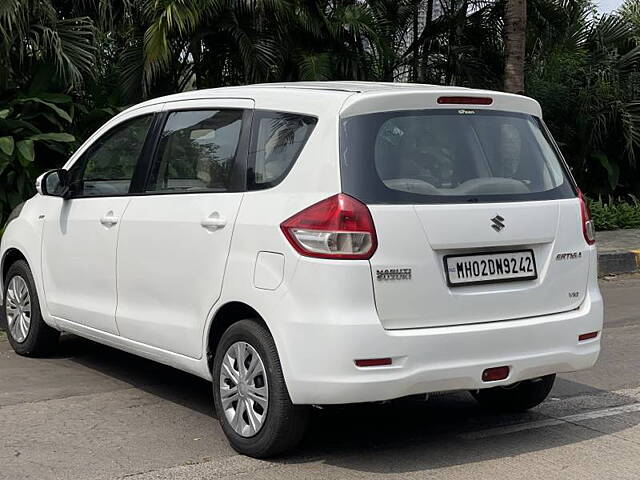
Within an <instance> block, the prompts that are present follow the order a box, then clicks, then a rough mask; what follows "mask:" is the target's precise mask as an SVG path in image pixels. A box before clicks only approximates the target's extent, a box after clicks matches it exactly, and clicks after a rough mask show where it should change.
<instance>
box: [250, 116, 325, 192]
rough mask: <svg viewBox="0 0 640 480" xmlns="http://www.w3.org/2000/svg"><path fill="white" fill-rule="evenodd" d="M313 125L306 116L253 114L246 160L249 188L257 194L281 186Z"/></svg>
mask: <svg viewBox="0 0 640 480" xmlns="http://www.w3.org/2000/svg"><path fill="white" fill-rule="evenodd" d="M315 125H316V119H315V118H314V117H310V116H307V115H300V114H296V113H282V112H268V111H256V114H255V116H254V119H253V128H252V132H251V147H250V150H249V159H248V160H249V164H248V177H247V184H248V188H249V189H250V190H259V189H264V188H270V187H273V186H275V185H277V184H278V183H280V182H281V181H282V180H283V179H284V177H286V176H287V173H289V170H291V167H292V166H293V164H294V163H295V161H296V159H297V158H298V155H300V152H301V151H302V148H303V147H304V145H305V143H306V142H307V140H308V138H309V135H311V132H312V131H313V128H314V127H315Z"/></svg>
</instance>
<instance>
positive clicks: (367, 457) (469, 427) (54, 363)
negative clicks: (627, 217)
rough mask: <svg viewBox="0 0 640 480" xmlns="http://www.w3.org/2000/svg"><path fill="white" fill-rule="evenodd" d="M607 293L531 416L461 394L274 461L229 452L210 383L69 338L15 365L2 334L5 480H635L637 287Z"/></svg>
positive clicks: (342, 424)
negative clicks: (594, 341) (584, 362)
mask: <svg viewBox="0 0 640 480" xmlns="http://www.w3.org/2000/svg"><path fill="white" fill-rule="evenodd" d="M602 288H603V293H604V295H605V300H606V320H605V331H604V339H603V352H602V355H601V357H600V360H599V362H598V364H597V365H596V367H594V368H593V369H591V370H589V371H584V372H579V373H575V374H569V375H562V376H561V377H560V378H559V379H558V381H557V383H556V386H555V388H554V391H553V392H552V394H551V396H550V398H549V399H548V400H547V402H545V403H544V404H543V405H541V406H540V407H538V408H536V409H535V410H533V411H531V412H529V413H527V414H524V415H498V414H494V413H489V412H486V411H483V410H482V409H480V408H479V407H478V406H477V405H476V404H475V402H474V401H473V400H472V399H471V397H470V396H469V395H468V394H466V393H457V394H448V395H438V396H432V397H431V398H430V399H429V401H427V402H421V403H409V402H398V403H392V404H388V405H365V406H350V407H345V408H334V409H328V410H322V411H315V412H314V414H313V417H312V426H311V429H310V431H309V434H308V436H307V438H306V439H305V442H304V444H303V445H302V446H301V447H300V449H299V450H298V451H297V452H296V453H295V454H294V455H292V456H290V457H287V458H285V459H279V460H276V461H257V460H253V459H249V458H246V457H242V456H239V455H237V454H235V453H234V452H233V451H232V450H231V449H230V448H229V447H228V445H227V444H226V442H225V439H224V436H223V434H222V431H221V429H220V427H219V425H218V423H217V421H216V420H215V417H214V414H213V412H212V401H211V398H210V385H209V384H208V383H207V382H204V381H201V380H199V379H197V378H195V377H192V376H190V375H188V374H184V373H181V372H178V371H176V370H173V369H171V368H168V367H164V366H161V365H158V364H155V363H153V362H150V361H146V360H142V359H139V358H136V357H134V356H131V355H128V354H125V353H121V352H118V351H116V350H113V349H110V348H107V347H103V346H100V345H98V344H95V343H92V342H89V341H86V340H82V339H79V338H77V337H72V336H69V337H66V338H64V339H63V341H62V343H61V346H60V351H59V354H58V355H57V356H55V357H53V358H48V359H27V358H21V357H18V356H16V355H15V354H14V353H13V352H12V351H11V349H10V347H9V344H8V343H7V342H6V339H3V338H2V337H1V335H2V334H1V333H0V478H1V479H7V480H19V479H38V480H44V479H79V480H93V479H120V478H126V479H129V480H143V479H144V480H150V479H189V480H197V479H214V478H215V479H218V478H220V479H226V478H234V479H277V480H286V479H323V480H324V479H387V478H388V479H415V478H428V479H469V478H472V479H474V480H478V479H491V480H496V479H503V478H504V479H509V480H511V479H526V480H532V479H556V478H557V479H563V480H571V479H580V480H585V479H598V480H601V479H633V480H637V479H639V478H640V349H639V348H638V346H639V345H640V312H639V309H638V307H639V306H640V277H639V276H637V277H626V278H619V279H614V280H607V281H603V283H602Z"/></svg>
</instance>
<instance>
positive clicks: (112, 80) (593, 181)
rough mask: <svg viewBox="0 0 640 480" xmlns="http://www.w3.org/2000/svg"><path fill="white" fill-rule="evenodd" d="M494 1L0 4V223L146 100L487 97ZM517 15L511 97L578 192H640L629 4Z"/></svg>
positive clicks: (634, 9)
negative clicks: (378, 93) (544, 136)
mask: <svg viewBox="0 0 640 480" xmlns="http://www.w3.org/2000/svg"><path fill="white" fill-rule="evenodd" d="M429 4H432V5H433V4H435V5H436V7H438V10H439V11H441V12H440V14H437V15H435V16H434V15H430V14H429V11H428V8H427V6H428V5H429ZM504 5H505V0H448V1H446V2H440V1H438V0H434V1H429V0H424V1H420V0H393V1H391V0H344V1H339V2H337V1H329V0H254V1H251V2H247V1H240V2H239V1H231V0H152V1H151V0H117V1H106V0H95V1H68V0H2V1H0V225H1V224H2V221H3V219H4V218H6V216H7V214H8V211H10V209H11V207H12V206H13V205H15V204H16V203H19V201H22V200H23V199H25V198H26V197H28V196H29V195H31V194H32V193H33V180H34V178H35V177H36V176H37V175H38V174H40V173H42V171H44V170H46V169H48V168H54V167H58V166H60V165H61V164H62V163H63V162H64V161H65V160H66V158H67V156H68V154H69V153H70V149H71V147H74V146H76V145H77V144H78V142H74V139H78V141H82V140H84V139H86V138H87V137H88V136H89V135H90V134H91V133H92V132H93V131H95V129H97V128H98V127H99V126H100V125H101V124H103V123H104V122H105V121H106V120H108V119H109V118H111V117H112V116H113V115H115V114H117V113H118V112H119V111H120V110H122V109H123V108H124V107H125V106H126V105H130V104H134V103H138V102H140V101H142V100H144V99H146V98H151V97H156V96H159V95H164V94H170V93H175V92H180V91H184V90H188V89H192V88H207V87H219V86H226V85H238V84H246V83H260V82H271V81H294V80H341V79H349V80H378V81H409V82H422V83H434V84H444V85H461V86H468V87H480V88H490V89H501V87H502V75H503V70H504V68H503V67H504V66H503V58H504V41H503V38H504V32H503V17H504ZM527 8H528V12H527V13H528V22H527V32H526V33H527V54H526V94H527V95H529V96H532V97H534V98H536V99H537V100H538V101H539V102H540V103H541V104H542V107H543V111H544V115H545V121H546V123H547V124H548V126H549V128H550V130H551V131H552V133H553V135H554V137H555V138H556V139H557V140H558V143H559V145H560V147H561V149H562V151H563V153H564V155H565V157H566V159H567V161H568V163H569V164H570V166H571V167H572V170H573V172H574V174H575V176H576V177H577V179H578V182H579V184H580V185H581V187H582V189H583V190H584V191H586V192H587V193H588V194H590V195H591V196H592V197H597V196H605V197H606V196H608V195H616V196H625V195H627V194H640V172H639V171H638V169H639V168H640V3H639V2H638V0H626V1H625V2H624V4H623V5H622V7H621V8H620V10H619V12H616V13H614V14H611V15H607V16H603V15H600V14H598V13H597V11H596V9H595V7H594V3H593V1H592V0H529V1H528V2H527ZM614 203H615V202H614ZM594 205H595V203H594ZM607 205H609V204H607ZM615 205H617V203H615ZM594 208H596V209H597V208H598V206H597V205H596V206H595V207H594ZM607 208H613V209H614V210H616V209H617V210H616V211H618V210H619V209H623V210H624V209H625V208H626V207H619V208H618V207H617V206H607ZM603 209H604V207H603ZM609 212H610V210H607V215H609ZM607 218H608V217H607ZM604 224H607V223H606V222H604Z"/></svg>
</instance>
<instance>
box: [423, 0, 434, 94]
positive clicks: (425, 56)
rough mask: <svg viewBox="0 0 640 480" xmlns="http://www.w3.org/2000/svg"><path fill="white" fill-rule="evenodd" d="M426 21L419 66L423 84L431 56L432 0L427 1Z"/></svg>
mask: <svg viewBox="0 0 640 480" xmlns="http://www.w3.org/2000/svg"><path fill="white" fill-rule="evenodd" d="M425 14H426V19H425V23H424V31H425V32H426V35H425V41H424V46H423V47H422V63H421V65H420V82H422V83H424V82H425V81H426V79H427V69H428V65H429V55H430V54H431V38H432V32H431V24H432V23H433V0H427V11H426V12H425Z"/></svg>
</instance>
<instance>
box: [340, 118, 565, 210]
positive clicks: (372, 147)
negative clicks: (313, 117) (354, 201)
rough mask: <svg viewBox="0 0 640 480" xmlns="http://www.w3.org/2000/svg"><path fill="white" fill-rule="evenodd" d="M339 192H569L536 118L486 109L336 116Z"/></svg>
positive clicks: (425, 199)
mask: <svg viewBox="0 0 640 480" xmlns="http://www.w3.org/2000/svg"><path fill="white" fill-rule="evenodd" d="M341 125H342V128H341V139H340V143H341V150H342V159H341V167H342V172H341V173H342V182H343V190H344V192H345V193H348V194H351V195H353V196H355V197H357V198H359V199H360V200H362V201H364V202H366V203H401V204H402V203H413V204H424V203H459V202H494V201H495V202H505V201H525V200H545V199H558V198H570V197H573V196H575V193H574V191H573V188H572V186H571V183H570V182H569V178H568V174H567V172H565V169H564V167H563V165H562V161H561V160H560V158H559V157H558V155H557V153H556V151H555V150H554V148H553V146H552V145H551V143H550V141H549V139H548V138H547V137H546V134H545V131H544V129H543V127H542V125H541V122H540V120H539V119H537V118H535V117H533V116H531V115H525V114H519V113H509V112H498V111H486V110H466V109H460V110H457V109H456V110H448V109H447V110H423V111H400V112H385V113H376V114H369V115H361V116H356V117H351V118H347V119H344V120H342V124H341Z"/></svg>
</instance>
